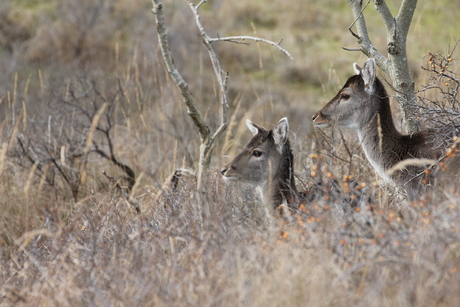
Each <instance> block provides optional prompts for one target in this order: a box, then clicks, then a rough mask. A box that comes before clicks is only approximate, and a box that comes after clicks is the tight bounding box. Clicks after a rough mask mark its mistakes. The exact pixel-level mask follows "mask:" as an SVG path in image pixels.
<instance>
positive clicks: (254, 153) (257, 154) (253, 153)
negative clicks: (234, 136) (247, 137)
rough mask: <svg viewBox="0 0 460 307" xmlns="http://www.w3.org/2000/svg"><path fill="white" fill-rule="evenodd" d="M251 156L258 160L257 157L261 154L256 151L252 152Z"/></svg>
mask: <svg viewBox="0 0 460 307" xmlns="http://www.w3.org/2000/svg"><path fill="white" fill-rule="evenodd" d="M252 155H253V156H254V157H256V158H258V157H260V156H262V152H261V151H258V150H254V151H253V152H252Z"/></svg>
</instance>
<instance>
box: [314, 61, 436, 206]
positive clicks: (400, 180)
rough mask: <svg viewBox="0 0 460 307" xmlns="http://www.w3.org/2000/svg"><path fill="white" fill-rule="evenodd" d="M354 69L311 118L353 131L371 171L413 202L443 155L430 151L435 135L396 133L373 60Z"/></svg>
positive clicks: (317, 121)
mask: <svg viewBox="0 0 460 307" xmlns="http://www.w3.org/2000/svg"><path fill="white" fill-rule="evenodd" d="M353 67H354V69H355V72H356V75H355V76H352V77H350V78H349V79H348V81H347V82H346V83H345V85H344V86H343V88H342V89H341V90H340V91H339V92H338V94H337V95H336V96H335V97H334V98H333V99H332V100H331V101H329V103H327V104H326V105H325V106H324V107H323V108H322V109H321V110H319V111H318V112H317V113H316V114H315V115H313V117H312V119H313V122H314V124H315V125H316V126H319V127H327V126H334V125H337V126H338V127H341V128H351V129H353V130H355V131H356V132H357V134H358V138H359V142H360V144H361V147H362V148H363V151H364V153H365V155H366V157H367V159H368V160H369V162H370V163H371V165H372V167H373V168H374V169H375V171H376V172H377V173H378V174H379V175H380V176H381V177H382V178H383V179H384V180H385V181H387V182H390V183H391V184H392V185H393V186H396V187H402V188H403V190H404V191H405V192H406V195H407V197H408V198H409V200H414V199H417V198H419V197H420V196H421V191H423V190H424V189H423V188H424V187H425V186H426V182H425V181H424V180H426V178H423V177H425V176H426V174H427V173H429V171H426V170H427V169H428V168H429V167H430V165H434V164H436V162H437V161H438V159H439V158H440V157H442V156H443V154H444V151H445V148H443V147H442V146H435V144H436V142H437V139H439V136H436V135H435V134H434V133H433V131H430V130H426V131H422V132H418V133H414V134H410V135H403V134H401V133H400V132H399V131H398V130H397V129H396V127H395V124H394V122H393V118H392V114H391V109H390V102H389V97H388V94H387V92H386V90H385V87H384V86H383V84H382V82H381V81H380V80H379V79H378V78H377V77H376V64H375V60H374V59H372V58H370V59H368V60H367V61H366V63H365V64H364V66H363V67H362V68H361V67H359V66H358V65H357V64H356V63H355V64H354V65H353Z"/></svg>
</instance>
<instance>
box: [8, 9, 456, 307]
mask: <svg viewBox="0 0 460 307" xmlns="http://www.w3.org/2000/svg"><path fill="white" fill-rule="evenodd" d="M326 2H327V3H326ZM326 2H321V3H317V2H314V3H309V2H308V1H307V2H305V1H298V2H294V3H288V2H286V1H281V0H277V1H274V2H273V4H272V5H268V4H266V3H262V2H247V1H237V2H231V1H215V2H210V3H208V4H206V8H205V9H203V10H202V19H203V22H204V23H205V24H206V26H207V29H214V31H216V32H219V34H220V35H221V36H224V34H225V35H227V34H228V35H234V34H235V35H236V34H253V33H256V34H258V35H259V36H264V37H267V38H268V39H272V40H276V39H277V38H279V37H283V38H285V39H284V41H283V47H285V48H286V49H287V50H289V51H291V52H292V54H293V56H294V58H295V60H294V61H291V60H289V59H287V58H285V57H282V56H281V55H280V54H279V51H278V50H273V49H270V48H263V46H258V45H257V44H255V43H253V44H251V45H250V46H246V45H235V44H231V43H220V44H221V45H219V46H218V48H217V52H218V55H219V57H220V59H221V61H222V66H223V68H224V70H228V71H229V83H228V90H229V101H230V112H229V114H231V115H232V118H231V120H230V123H229V129H228V131H227V133H226V134H225V135H224V136H223V137H222V138H221V140H220V142H218V144H217V145H216V146H217V147H216V150H215V152H216V153H217V154H216V158H215V159H214V160H213V161H214V162H213V164H212V165H211V167H212V172H211V174H210V176H209V178H208V181H207V184H208V192H207V198H206V199H204V200H202V201H204V202H206V203H207V204H208V205H209V206H208V207H209V216H207V217H206V218H203V216H204V214H203V203H200V202H198V201H197V199H196V197H195V196H196V193H195V191H196V183H195V179H194V169H195V168H196V163H197V161H196V159H197V157H198V148H199V136H198V135H197V134H196V133H195V130H194V127H193V123H192V122H191V121H190V119H189V118H188V117H187V114H186V109H185V107H184V106H183V104H182V100H181V99H182V98H181V96H180V95H179V93H178V92H177V89H176V88H175V86H174V84H173V83H172V81H171V80H170V79H169V77H168V74H167V72H166V71H165V68H164V65H163V62H162V59H161V57H160V55H159V53H158V52H159V50H158V45H157V42H156V34H155V27H154V18H153V15H152V14H151V12H150V10H151V3H149V2H145V1H141V0H136V1H125V0H117V1H106V0H99V1H96V2H94V1H86V0H84V1H74V0H69V1H45V2H44V3H41V1H26V0H23V1H7V2H6V3H2V4H0V54H1V56H0V71H1V72H2V73H1V74H0V212H1V214H0V305H2V306H10V305H16V306H30V305H35V306H37V305H38V306H60V305H72V306H75V305H76V306H78V305H85V306H86V305H92V306H94V305H96V306H100V305H123V306H125V305H136V306H152V305H159V306H184V305H199V306H280V305H283V306H284V305H285V306H306V305H308V306H310V305H313V306H320V305H321V306H323V305H334V306H350V305H353V306H394V305H406V306H434V305H437V306H455V305H456V304H458V301H459V293H460V289H459V285H460V271H459V269H460V260H459V246H458V242H460V232H459V230H458V225H460V196H459V195H458V193H459V192H458V191H456V190H452V191H439V192H438V194H437V195H438V196H439V197H438V198H436V200H435V201H428V200H425V199H422V200H420V201H418V202H414V203H409V204H407V203H401V202H400V201H399V200H398V199H397V198H394V199H393V198H392V196H391V194H390V196H388V195H389V194H388V193H387V192H386V191H385V189H382V188H381V187H379V184H378V182H376V181H375V176H374V174H373V172H372V171H370V167H369V165H368V164H367V162H366V160H365V157H364V155H363V154H362V153H361V151H360V149H359V144H357V143H355V142H344V141H343V140H344V139H345V138H344V137H343V136H342V134H341V132H337V131H335V132H332V131H331V133H330V134H331V136H329V135H325V134H324V133H323V132H321V131H314V130H313V129H312V127H311V122H309V120H308V119H309V118H310V117H311V115H312V113H311V111H312V110H314V109H316V108H318V106H319V105H322V104H324V103H325V102H326V101H325V99H324V98H323V97H324V96H322V95H323V94H325V96H326V97H330V96H331V95H330V94H331V93H332V92H335V91H336V90H337V88H338V87H339V86H340V84H341V83H342V82H341V81H343V79H344V78H345V77H347V76H348V75H349V72H350V71H349V68H348V67H349V66H350V63H353V62H360V61H361V62H362V59H363V58H362V57H361V58H360V59H358V58H356V57H355V56H354V55H353V53H344V52H342V51H340V47H341V46H342V45H348V46H350V45H351V44H353V43H354V39H353V38H352V37H350V38H349V39H348V38H347V37H346V36H344V33H346V32H347V31H346V29H347V27H348V26H349V24H350V23H351V22H350V21H351V19H352V17H351V12H349V10H348V7H347V5H346V3H344V4H343V5H342V4H340V5H337V2H336V1H326ZM344 2H345V1H344ZM443 4H444V5H445V6H446V7H448V5H451V6H454V7H455V6H456V5H458V4H456V3H454V4H451V2H450V1H449V2H445V3H444V2H443V1H440V2H437V3H436V4H430V5H431V6H437V7H438V10H437V11H439V12H441V13H442V14H444V15H443V16H445V18H444V17H443V18H442V20H449V18H454V17H456V12H457V11H456V10H455V9H445V8H444V7H442V5H443ZM423 5H424V4H420V11H419V14H422V13H426V12H428V13H432V12H433V10H434V11H436V8H435V7H431V6H423ZM441 8H442V9H441ZM437 11H436V12H437ZM165 12H166V13H165V14H167V18H168V20H170V21H171V22H170V26H171V27H170V28H169V29H168V35H169V37H170V39H171V49H172V52H173V53H174V54H175V58H177V61H176V65H177V67H178V68H179V69H180V70H181V72H182V73H183V74H184V78H185V79H187V81H188V82H189V83H190V87H191V90H192V91H193V92H194V95H195V99H196V101H197V103H198V104H199V106H200V108H201V109H202V113H203V116H204V117H205V119H206V121H207V123H208V124H209V125H210V126H212V129H215V128H217V127H218V125H219V116H218V107H219V106H218V103H214V102H216V101H218V95H217V94H216V91H217V88H218V87H217V84H216V83H215V81H214V78H213V77H214V76H213V73H212V68H211V65H210V62H209V61H208V59H207V55H206V50H205V48H204V46H203V45H202V43H201V42H200V39H199V37H198V35H197V32H196V30H195V29H194V28H193V26H191V25H192V24H193V21H192V19H191V18H192V16H191V14H190V12H189V10H188V7H187V5H186V4H185V3H183V2H182V1H170V2H168V3H167V4H165ZM262 12H264V13H262ZM428 13H427V15H429V16H428V17H429V18H432V16H434V15H432V14H431V15H430V14H428ZM452 14H453V15H452ZM331 18H333V20H334V21H335V23H334V25H329V21H330V20H331ZM414 20H415V22H414V32H413V33H412V34H411V35H415V36H412V37H409V41H410V42H415V41H417V44H418V45H417V46H414V51H413V52H414V53H412V54H411V58H412V59H414V61H416V63H423V65H424V67H425V68H426V69H427V70H428V71H426V72H423V71H421V70H420V69H419V68H418V67H419V66H420V65H418V64H417V65H416V64H412V65H413V68H415V69H414V71H418V72H419V75H418V78H419V80H417V81H420V78H422V77H423V78H425V82H423V84H428V85H429V84H433V82H437V83H436V89H437V90H441V92H440V93H439V92H438V93H436V95H435V96H432V94H430V90H431V88H432V87H433V86H428V87H427V88H423V91H424V92H423V93H419V94H420V95H422V94H423V95H422V96H423V101H424V104H423V105H422V106H423V108H424V109H422V114H424V113H423V112H424V111H423V110H426V111H425V112H426V114H438V115H439V116H437V117H436V118H435V117H433V116H430V118H433V121H432V122H428V125H429V126H430V127H431V126H434V125H436V123H437V122H439V121H442V122H444V121H445V120H444V118H446V117H445V116H447V117H449V114H450V115H451V114H452V112H450V113H449V112H448V113H443V112H437V113H436V112H435V111H433V110H439V107H442V108H443V109H444V110H446V109H447V108H446V107H445V106H449V107H450V106H454V107H457V108H458V96H457V94H456V93H457V92H456V91H455V89H456V88H458V81H455V80H458V68H457V66H456V65H458V61H457V59H458V57H459V55H458V50H456V51H455V52H453V53H452V55H451V56H448V54H447V53H445V52H438V51H440V50H437V48H439V47H438V46H446V49H449V50H452V48H448V47H447V43H446V44H445V43H444V42H445V39H446V36H443V35H444V34H445V33H447V34H446V35H448V33H449V31H445V32H442V31H441V30H442V29H438V30H439V31H438V32H437V33H438V34H437V35H432V37H431V38H430V40H427V39H426V36H427V34H426V33H425V32H423V31H422V30H421V29H423V28H424V25H426V24H425V23H424V22H425V19H423V18H422V15H417V13H416V15H415V16H414ZM430 20H431V19H428V22H430ZM438 24H440V22H439V21H436V22H432V24H430V23H429V25H432V26H435V25H436V26H437V25H438ZM441 26H442V25H440V27H441ZM444 26H449V27H450V26H451V25H449V24H447V25H444ZM426 31H428V32H430V31H433V28H432V27H430V28H429V30H426ZM224 32H225V33H224ZM346 35H348V33H347V34H346ZM371 35H372V34H371ZM417 35H418V36H417ZM423 37H425V39H424V40H423V39H420V38H423ZM436 39H439V41H435V40H436ZM455 39H458V37H457V38H455ZM374 43H376V44H379V40H378V39H376V40H375V41H374ZM423 46H424V47H423ZM433 48H434V49H435V50H432V49H433ZM429 50H431V51H432V52H433V55H435V56H434V57H433V56H431V57H430V58H427V59H426V60H425V59H423V58H422V54H427V53H428V51H429ZM338 52H342V53H340V55H342V54H343V56H339V57H337V54H338ZM443 54H445V56H443ZM332 59H334V60H332ZM430 60H431V62H432V63H429V62H430ZM442 61H448V62H449V63H450V64H449V67H448V69H446V68H445V66H446V65H445V62H442ZM425 62H427V63H425ZM438 63H442V64H440V65H441V66H443V67H444V70H443V71H441V70H439V66H438ZM431 65H433V66H434V67H432V66H431ZM342 67H343V69H342ZM435 68H436V69H435ZM427 76H431V77H433V79H429V78H428V77H427ZM446 76H450V79H449V80H450V81H446V79H444V78H446ZM422 80H423V79H422ZM446 84H448V85H446ZM434 97H439V98H438V99H435V98H434ZM256 111H257V112H256ZM428 112H429V113H428ZM280 116H287V117H288V118H289V122H290V128H291V133H290V140H291V145H292V150H293V152H294V154H295V155H296V165H295V169H296V174H297V178H296V180H297V183H298V186H300V187H299V189H302V187H303V188H305V187H308V186H310V185H311V184H312V183H318V184H319V185H320V186H321V187H322V188H323V189H324V197H322V198H320V199H316V200H314V201H313V202H312V203H305V204H301V205H300V208H299V210H301V211H302V213H301V214H295V215H291V216H286V217H283V218H278V217H275V216H274V215H268V216H260V215H258V212H260V211H257V210H255V209H256V208H257V206H258V205H259V202H258V201H257V199H253V196H254V193H252V191H251V190H248V189H247V188H246V190H244V187H243V189H242V190H244V191H246V192H249V193H246V194H245V193H240V192H239V190H236V189H234V188H233V187H232V186H228V185H224V184H223V183H222V181H221V176H220V174H219V169H220V167H221V166H222V165H224V162H225V158H226V156H234V155H235V153H236V152H237V151H238V150H240V149H241V148H242V147H243V143H244V142H245V141H246V140H247V139H249V137H248V136H249V133H247V132H246V127H245V126H244V124H243V122H244V120H245V119H246V118H248V117H250V118H251V119H254V121H255V122H260V123H262V124H264V125H265V124H270V123H273V122H276V120H278V119H279V117H280ZM328 133H329V132H328ZM344 133H346V132H344ZM452 154H455V153H452ZM178 169H180V171H177V170H178ZM103 171H104V172H105V173H106V174H107V175H108V176H109V177H111V178H113V179H114V180H115V181H116V183H117V184H118V185H119V186H120V187H121V188H122V189H123V191H124V194H123V193H121V190H120V188H118V187H117V186H116V185H115V184H114V182H112V181H111V180H109V179H108V178H107V177H106V176H104V175H103V174H102V172H103ZM171 182H173V184H171ZM337 185H338V187H337ZM337 191H340V193H337ZM133 204H136V205H138V206H139V209H140V213H137V212H136V210H135V208H134V207H133Z"/></svg>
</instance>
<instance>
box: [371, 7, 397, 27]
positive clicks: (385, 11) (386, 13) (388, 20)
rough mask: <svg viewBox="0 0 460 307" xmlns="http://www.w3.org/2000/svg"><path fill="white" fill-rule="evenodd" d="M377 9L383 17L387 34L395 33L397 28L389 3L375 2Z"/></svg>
mask: <svg viewBox="0 0 460 307" xmlns="http://www.w3.org/2000/svg"><path fill="white" fill-rule="evenodd" d="M374 4H375V8H376V9H377V11H378V12H379V13H380V16H381V17H382V20H383V24H384V25H385V28H386V29H387V33H393V32H394V28H395V18H394V17H393V15H392V14H391V12H390V9H389V8H388V6H387V3H386V2H385V1H383V0H374Z"/></svg>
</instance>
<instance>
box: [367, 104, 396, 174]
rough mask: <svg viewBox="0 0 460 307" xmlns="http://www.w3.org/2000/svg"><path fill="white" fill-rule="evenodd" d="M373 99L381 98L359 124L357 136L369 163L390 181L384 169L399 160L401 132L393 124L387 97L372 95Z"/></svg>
mask: <svg viewBox="0 0 460 307" xmlns="http://www.w3.org/2000/svg"><path fill="white" fill-rule="evenodd" d="M373 99H379V100H381V101H380V102H379V103H378V104H376V105H377V106H378V109H377V110H375V111H374V112H372V113H371V114H369V118H368V119H367V120H365V121H364V122H363V123H362V124H361V125H360V126H359V128H358V138H359V141H360V143H361V146H362V148H363V151H364V153H365V155H366V157H367V159H368V160H369V162H370V163H371V165H372V166H373V167H374V169H375V170H376V171H377V173H378V174H379V175H380V176H381V177H382V178H383V179H385V180H387V181H390V180H391V179H390V177H389V176H388V175H387V174H386V171H387V170H388V169H390V168H391V167H392V166H393V165H395V164H396V163H398V162H399V158H398V154H397V152H399V151H400V149H401V148H404V146H405V144H401V134H400V133H399V132H398V130H397V129H396V127H395V125H394V122H393V118H392V115H391V109H390V104H389V101H388V98H383V99H381V98H379V97H377V96H376V95H373ZM369 103H372V102H369ZM396 149H397V150H396Z"/></svg>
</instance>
